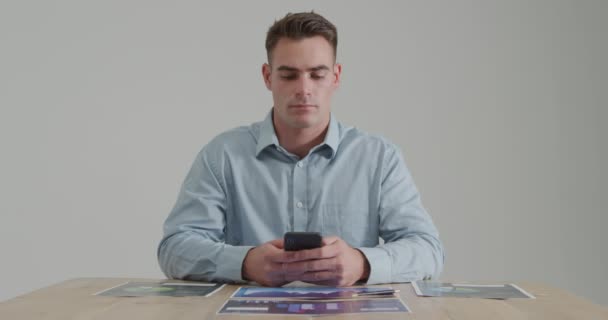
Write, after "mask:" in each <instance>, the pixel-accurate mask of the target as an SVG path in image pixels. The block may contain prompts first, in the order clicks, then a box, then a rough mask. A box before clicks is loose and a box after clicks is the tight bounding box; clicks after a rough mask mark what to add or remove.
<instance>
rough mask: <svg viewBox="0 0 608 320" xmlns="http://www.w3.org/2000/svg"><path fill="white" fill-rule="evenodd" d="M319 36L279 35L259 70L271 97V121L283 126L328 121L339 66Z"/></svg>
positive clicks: (330, 48) (324, 41)
mask: <svg viewBox="0 0 608 320" xmlns="http://www.w3.org/2000/svg"><path fill="white" fill-rule="evenodd" d="M334 62H335V61H334V52H333V48H332V46H331V45H330V44H329V42H327V40H325V38H323V37H321V36H315V37H311V38H305V39H301V40H292V39H289V38H281V39H280V40H279V41H278V43H277V45H276V47H275V48H274V50H273V51H272V61H271V65H268V64H264V66H263V67H262V74H263V76H264V82H265V83H266V87H267V88H268V90H270V91H272V99H273V101H274V115H275V117H274V121H275V123H276V122H278V123H279V124H280V125H282V126H283V127H290V128H298V129H304V128H315V127H318V126H325V125H327V123H328V121H329V112H330V102H331V97H332V95H333V93H334V91H335V90H336V89H337V88H338V85H339V82H340V73H341V71H342V67H341V66H340V65H339V64H335V63H334Z"/></svg>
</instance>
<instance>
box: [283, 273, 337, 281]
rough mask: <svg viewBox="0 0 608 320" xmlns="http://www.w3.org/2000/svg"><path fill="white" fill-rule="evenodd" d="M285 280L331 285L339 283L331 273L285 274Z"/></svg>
mask: <svg viewBox="0 0 608 320" xmlns="http://www.w3.org/2000/svg"><path fill="white" fill-rule="evenodd" d="M285 280H287V281H296V280H298V281H305V282H310V283H331V284H335V283H337V282H339V280H338V279H336V273H335V272H333V271H316V272H306V273H304V274H298V275H295V274H286V275H285Z"/></svg>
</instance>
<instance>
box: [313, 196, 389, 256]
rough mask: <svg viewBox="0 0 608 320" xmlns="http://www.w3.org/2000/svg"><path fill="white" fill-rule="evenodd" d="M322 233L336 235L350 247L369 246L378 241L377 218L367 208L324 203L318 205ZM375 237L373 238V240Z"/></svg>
mask: <svg viewBox="0 0 608 320" xmlns="http://www.w3.org/2000/svg"><path fill="white" fill-rule="evenodd" d="M319 209H320V214H321V217H322V219H323V223H322V228H321V229H322V230H321V233H322V235H323V236H324V237H325V236H338V237H340V238H342V239H343V240H344V241H346V243H348V244H349V245H350V246H351V247H371V246H375V245H376V244H377V242H378V240H377V239H378V221H377V220H378V219H377V217H376V216H375V215H373V214H370V212H369V208H367V207H361V206H354V205H342V204H325V205H322V206H320V208H319ZM374 239H375V240H374Z"/></svg>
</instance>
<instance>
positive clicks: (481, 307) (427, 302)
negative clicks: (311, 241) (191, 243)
mask: <svg viewBox="0 0 608 320" xmlns="http://www.w3.org/2000/svg"><path fill="white" fill-rule="evenodd" d="M126 281H159V280H151V279H117V278H112V279H108V278H85V279H73V280H68V281H65V282H62V283H59V284H56V285H53V286H50V287H47V288H43V289H40V290H37V291H34V292H32V293H29V294H26V295H23V296H20V297H17V298H14V299H11V300H8V301H6V302H3V303H0V319H2V320H20V319H27V320H31V319H61V320H67V319H74V320H81V319H82V320H84V319H86V320H96V319H113V320H120V319H146V320H153V319H159V320H178V319H197V320H199V319H215V318H217V319H227V320H228V319H241V320H242V319H252V320H256V319H266V320H267V319H281V318H289V319H312V318H315V317H312V316H283V317H281V316H247V315H217V314H216V312H217V311H218V310H219V308H220V307H221V306H222V305H223V304H224V302H225V301H226V299H227V298H228V297H230V295H231V294H232V292H233V291H234V290H235V289H236V288H238V286H235V285H229V286H226V287H224V288H223V289H222V290H221V291H219V292H217V293H216V294H215V295H213V296H212V297H210V298H204V297H180V298H175V297H138V298H120V297H105V296H94V295H93V294H94V293H96V292H99V291H102V290H104V289H107V288H110V287H113V286H116V285H119V284H121V283H124V282H126ZM518 285H519V286H520V287H522V288H523V289H524V290H526V291H528V292H530V293H531V294H533V295H535V296H536V299H510V300H491V299H468V298H421V297H418V296H416V294H415V293H414V290H413V288H412V286H411V285H410V284H409V283H405V284H392V287H394V288H396V289H400V290H401V292H400V293H399V295H400V296H401V299H402V300H403V301H404V302H405V303H406V304H407V305H408V306H409V307H410V309H411V310H412V313H409V314H405V313H396V314H379V313H370V314H357V315H352V314H350V315H339V316H323V319H446V320H448V319H449V320H459V319H473V320H474V319H483V320H496V319H552V320H554V319H573V320H574V319H576V320H580V319H598V320H599V319H602V320H606V319H608V308H606V307H602V306H599V305H595V304H593V303H591V302H589V301H587V300H584V299H581V298H579V297H576V296H574V295H572V294H570V293H568V292H566V291H563V290H558V289H555V288H551V287H548V286H545V285H542V284H531V283H518Z"/></svg>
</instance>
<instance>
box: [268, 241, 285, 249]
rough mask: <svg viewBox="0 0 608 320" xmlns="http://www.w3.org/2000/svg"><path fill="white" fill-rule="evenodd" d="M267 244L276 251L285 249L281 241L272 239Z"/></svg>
mask: <svg viewBox="0 0 608 320" xmlns="http://www.w3.org/2000/svg"><path fill="white" fill-rule="evenodd" d="M268 244H270V245H272V246H274V247H276V248H278V249H283V248H284V247H285V246H284V241H283V239H274V240H272V241H269V242H268Z"/></svg>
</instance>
